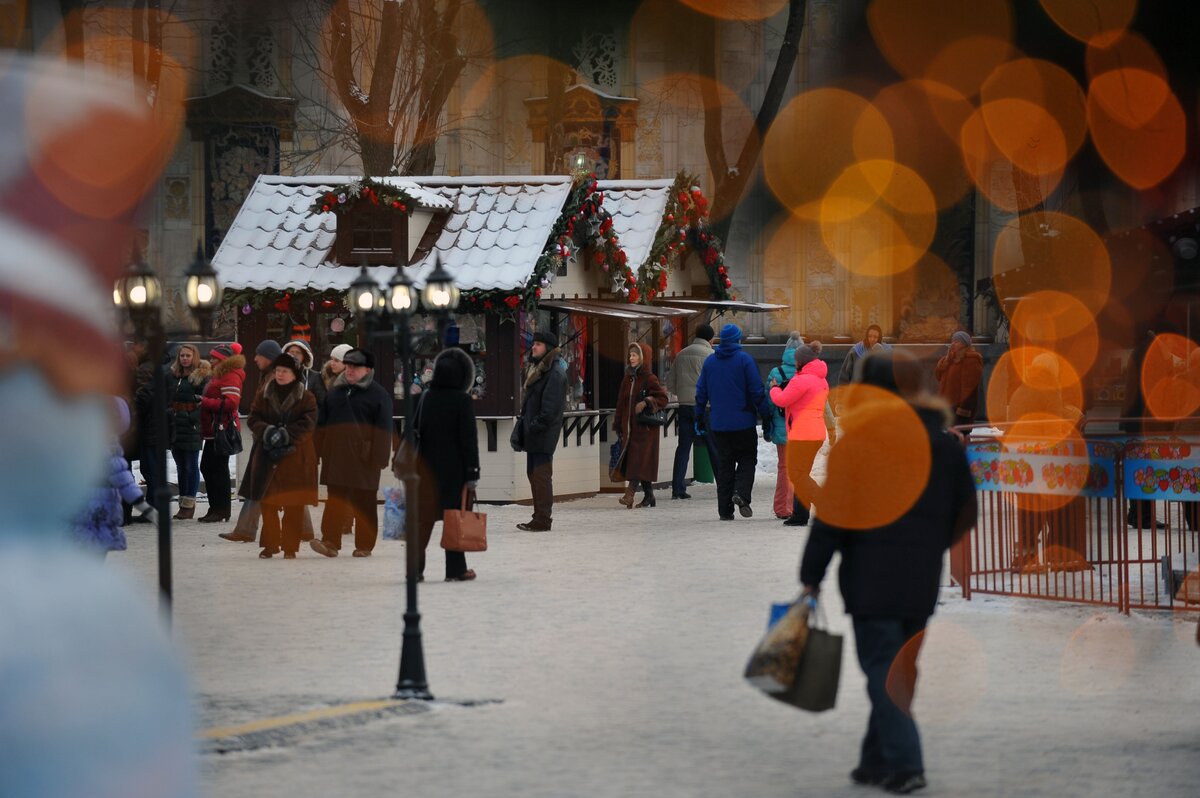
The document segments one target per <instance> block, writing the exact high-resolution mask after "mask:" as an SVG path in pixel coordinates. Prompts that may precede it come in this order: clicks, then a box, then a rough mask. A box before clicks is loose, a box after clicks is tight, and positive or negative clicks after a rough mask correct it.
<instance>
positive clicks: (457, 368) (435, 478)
mask: <svg viewBox="0 0 1200 798" xmlns="http://www.w3.org/2000/svg"><path fill="white" fill-rule="evenodd" d="M474 384H475V363H474V362H473V361H472V360H471V356H470V355H468V354H467V353H466V352H464V351H463V350H461V349H446V350H443V351H442V353H441V354H439V355H438V356H437V358H435V359H434V361H433V382H432V383H431V384H430V386H429V388H428V389H427V390H426V391H425V392H424V393H422V394H421V400H420V404H419V405H418V409H417V411H416V412H415V413H414V416H415V417H416V422H417V433H418V435H419V436H420V439H421V442H420V444H419V445H418V447H417V452H418V454H419V457H420V466H419V467H420V470H421V481H420V489H419V493H418V495H419V497H420V499H419V503H418V505H417V507H418V509H417V525H418V531H419V532H420V534H421V575H422V576H424V573H425V549H426V548H427V547H428V546H429V539H430V537H432V535H433V525H434V524H435V523H437V522H438V521H441V520H442V514H443V512H444V511H446V510H457V509H459V507H460V506H461V504H462V498H463V488H464V487H465V488H466V489H467V491H468V493H474V490H475V485H476V483H477V482H478V481H479V443H478V439H477V437H476V431H475V402H474V400H473V399H472V398H471V395H470V394H469V393H467V392H468V391H469V390H470V389H471V386H472V385H474ZM474 578H475V572H474V571H472V570H471V569H469V568H467V555H466V554H465V553H463V552H461V551H451V550H450V549H446V581H447V582H466V581H470V580H471V579H474Z"/></svg>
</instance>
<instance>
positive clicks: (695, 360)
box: [667, 324, 716, 499]
mask: <svg viewBox="0 0 1200 798" xmlns="http://www.w3.org/2000/svg"><path fill="white" fill-rule="evenodd" d="M712 337H713V328H712V326H711V325H709V324H701V325H699V326H698V327H696V337H695V339H694V340H693V341H692V343H691V344H689V345H688V346H685V347H684V348H683V349H681V350H679V354H678V355H676V356H675V362H674V363H672V364H671V370H670V371H669V372H667V391H668V392H669V393H671V394H674V395H675V396H676V397H677V401H678V402H679V410H678V412H677V414H676V418H677V419H678V421H677V425H676V428H677V429H678V435H679V438H678V442H677V444H676V446H675V465H674V467H673V468H672V469H671V498H672V499H690V498H692V497H691V495H690V494H689V493H688V492H687V489H686V487H687V486H686V485H684V478H685V477H686V476H687V469H688V460H689V459H690V457H691V454H692V444H693V443H694V442H695V440H696V381H697V380H699V379H700V370H701V369H702V368H703V367H704V361H705V360H706V359H707V358H708V356H709V355H711V354H712V353H713V348H712ZM713 462H716V461H715V460H714V461H713Z"/></svg>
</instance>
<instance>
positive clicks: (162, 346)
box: [113, 243, 221, 620]
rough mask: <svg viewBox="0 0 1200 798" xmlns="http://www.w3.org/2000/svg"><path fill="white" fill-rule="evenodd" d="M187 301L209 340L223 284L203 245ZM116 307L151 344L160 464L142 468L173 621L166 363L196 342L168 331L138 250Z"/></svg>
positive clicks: (185, 333)
mask: <svg viewBox="0 0 1200 798" xmlns="http://www.w3.org/2000/svg"><path fill="white" fill-rule="evenodd" d="M186 276H187V282H186V285H185V289H184V296H185V299H186V300H187V305H188V308H189V309H190V310H191V313H192V315H193V316H194V317H195V319H196V321H197V322H198V324H199V328H200V335H199V337H201V338H203V337H205V336H207V335H208V334H209V330H210V327H211V324H212V316H213V313H214V312H215V311H216V310H217V309H218V308H219V307H220V306H221V284H220V283H219V282H217V273H216V271H214V270H213V267H212V264H211V263H209V262H208V261H207V260H206V259H205V257H204V249H203V247H202V245H201V244H199V243H198V244H197V245H196V257H195V259H193V260H192V264H191V265H190V266H189V267H188V269H187V272H186ZM113 302H114V304H116V306H117V307H118V308H121V309H123V310H125V311H126V312H127V313H128V314H129V319H130V321H131V322H133V328H134V333H135V335H136V337H137V338H138V339H139V340H144V341H145V342H146V348H147V354H148V356H149V358H150V363H151V364H152V366H153V368H154V371H153V376H152V378H151V379H152V381H153V382H152V384H151V416H152V419H151V420H152V422H153V424H154V446H153V452H154V462H153V463H149V464H148V463H142V468H143V469H147V468H148V469H149V472H150V474H151V475H152V478H153V482H154V495H153V496H151V497H150V503H151V504H152V505H153V506H154V509H155V511H156V512H157V513H158V589H159V594H160V599H161V602H162V607H163V611H164V614H165V615H166V617H167V618H168V620H169V619H170V617H171V594H172V579H171V492H170V489H169V488H168V487H167V448H168V447H169V441H168V440H167V369H166V365H165V364H164V363H163V355H164V353H165V351H166V346H167V340H168V338H171V339H174V338H189V339H190V338H194V337H197V336H196V333H195V332H194V331H192V330H175V329H171V330H168V329H166V328H165V327H164V326H163V317H162V306H163V290H162V283H161V281H160V280H159V279H158V277H157V276H156V275H155V274H154V272H153V271H152V270H151V269H150V267H149V266H148V265H147V264H146V261H145V259H144V258H143V257H142V254H141V252H140V251H139V250H138V249H136V248H135V249H134V251H133V258H132V260H131V261H130V264H129V267H128V269H127V270H126V272H125V274H124V275H122V276H121V277H120V278H119V279H118V280H117V281H116V283H115V285H114V286H113Z"/></svg>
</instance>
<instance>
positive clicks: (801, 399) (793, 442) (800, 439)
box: [771, 346, 829, 523]
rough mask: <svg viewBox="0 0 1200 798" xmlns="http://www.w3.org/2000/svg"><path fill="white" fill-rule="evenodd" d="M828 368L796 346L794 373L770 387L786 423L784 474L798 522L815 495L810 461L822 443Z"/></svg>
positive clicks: (805, 517) (805, 515)
mask: <svg viewBox="0 0 1200 798" xmlns="http://www.w3.org/2000/svg"><path fill="white" fill-rule="evenodd" d="M828 374H829V367H828V366H826V365H825V363H824V362H823V361H821V360H818V359H817V354H816V352H814V351H813V350H812V348H811V347H808V346H801V347H797V349H796V376H795V377H792V378H791V379H790V380H788V382H787V385H786V386H782V387H781V386H778V385H773V386H772V387H771V401H772V402H774V403H775V406H776V407H778V408H780V409H782V410H783V414H784V420H785V421H786V422H787V437H788V442H787V473H788V479H789V480H790V481H791V483H792V489H793V490H794V491H795V493H796V500H797V502H798V504H799V507H800V513H801V519H797V520H799V521H800V523H807V522H808V508H809V507H810V506H811V505H812V503H813V501H814V500H815V499H816V497H817V490H818V486H817V483H816V482H814V481H813V478H812V473H811V472H812V465H813V460H815V459H816V457H817V452H819V451H820V450H821V445H822V444H824V443H825V400H826V399H827V398H828V396H829V382H828V380H826V376H827V375H828Z"/></svg>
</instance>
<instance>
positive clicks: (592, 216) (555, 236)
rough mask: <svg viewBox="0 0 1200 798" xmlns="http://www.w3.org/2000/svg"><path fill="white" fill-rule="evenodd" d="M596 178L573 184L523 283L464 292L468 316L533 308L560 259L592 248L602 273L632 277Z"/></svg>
mask: <svg viewBox="0 0 1200 798" xmlns="http://www.w3.org/2000/svg"><path fill="white" fill-rule="evenodd" d="M596 184H597V181H596V176H595V175H594V174H588V175H585V176H582V177H579V178H578V179H576V180H575V182H574V183H573V184H572V186H571V193H570V194H569V195H568V197H567V201H566V204H565V205H564V206H563V212H562V213H561V214H560V215H559V217H558V219H557V220H556V221H555V222H554V226H553V227H552V228H551V230H550V235H549V237H548V238H547V240H546V247H545V249H544V250H543V251H542V254H541V255H540V256H539V257H538V260H537V263H536V264H534V267H533V273H532V274H531V275H530V276H529V279H528V280H527V281H526V282H525V285H524V286H523V287H522V288H520V289H518V290H516V291H512V290H490V291H485V290H471V291H464V292H463V294H462V301H461V304H460V305H459V307H460V308H462V309H463V310H464V311H466V312H497V313H500V314H502V315H505V316H512V315H515V313H516V312H517V310H518V309H522V308H523V309H524V310H526V311H528V312H532V311H534V310H536V309H537V303H538V300H539V299H541V296H542V289H544V288H549V287H550V285H551V284H552V283H553V282H554V277H555V276H556V275H557V274H558V270H559V267H561V266H562V264H563V261H565V260H567V259H568V258H570V257H571V256H572V255H575V254H577V253H580V251H581V250H582V248H583V247H585V246H590V247H591V250H592V252H591V258H592V263H593V264H594V265H595V266H596V267H597V268H599V269H600V270H601V271H603V272H605V273H606V274H613V275H618V274H620V275H621V276H622V277H621V279H626V277H625V274H628V279H632V273H631V272H628V267H627V257H626V255H625V250H623V249H622V248H621V243H620V241H619V240H618V238H617V234H616V233H614V232H613V229H612V228H613V222H612V215H611V214H610V213H609V212H608V211H606V210H604V208H603V203H604V193H603V192H601V191H599V190H598V188H597V185H596Z"/></svg>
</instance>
